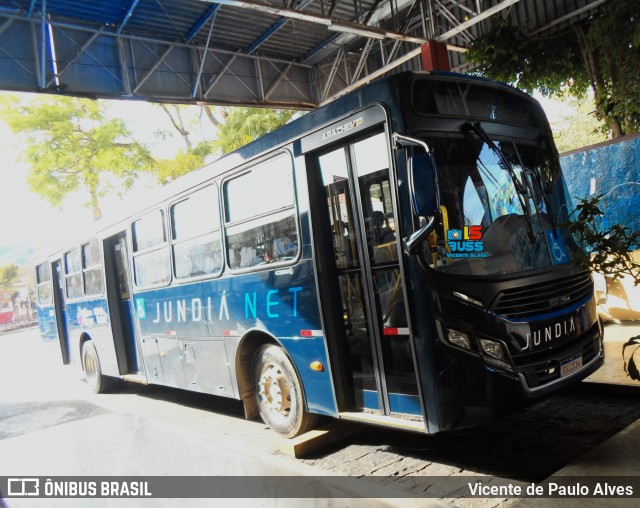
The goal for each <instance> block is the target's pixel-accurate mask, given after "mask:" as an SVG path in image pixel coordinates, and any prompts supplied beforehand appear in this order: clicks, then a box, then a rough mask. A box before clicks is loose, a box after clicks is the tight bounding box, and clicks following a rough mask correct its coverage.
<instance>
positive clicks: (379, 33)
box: [200, 0, 427, 44]
mask: <svg viewBox="0 0 640 508" xmlns="http://www.w3.org/2000/svg"><path fill="white" fill-rule="evenodd" d="M200 1H201V2H207V3H217V4H221V5H228V6H231V7H239V8H241V9H249V10H253V11H256V12H264V13H266V14H273V15H275V16H280V17H283V18H292V19H298V20H300V21H306V22H308V23H314V24H318V25H324V26H326V27H327V28H330V27H331V26H337V27H340V31H343V32H346V33H349V29H351V30H353V31H354V32H353V33H356V31H358V32H359V33H360V34H365V33H367V32H368V33H371V34H372V38H374V39H377V38H379V37H386V38H389V39H398V40H402V41H405V42H413V43H415V44H424V43H425V42H427V40H426V39H425V38H424V37H414V36H412V35H406V34H403V33H399V32H394V31H392V30H385V29H381V28H373V27H370V26H367V25H361V24H357V23H348V22H345V21H342V20H339V19H334V18H330V17H326V16H318V15H316V14H307V13H304V12H299V11H297V10H295V9H287V8H281V7H275V6H274V5H272V4H268V3H264V2H259V1H256V0H200Z"/></svg>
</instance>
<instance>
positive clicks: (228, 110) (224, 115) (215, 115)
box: [154, 104, 295, 183]
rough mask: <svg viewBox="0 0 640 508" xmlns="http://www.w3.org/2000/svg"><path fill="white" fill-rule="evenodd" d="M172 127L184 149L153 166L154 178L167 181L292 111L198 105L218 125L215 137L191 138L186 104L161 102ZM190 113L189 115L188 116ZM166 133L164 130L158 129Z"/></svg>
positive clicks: (261, 133)
mask: <svg viewBox="0 0 640 508" xmlns="http://www.w3.org/2000/svg"><path fill="white" fill-rule="evenodd" d="M159 107H161V108H162V110H163V111H164V112H165V113H166V114H167V116H168V117H169V119H170V121H171V125H172V126H173V128H174V130H175V131H176V132H177V133H178V134H179V135H180V136H181V137H182V139H183V141H184V143H185V149H184V150H181V151H180V152H178V154H177V155H176V156H175V157H174V158H173V159H166V160H157V161H156V163H155V166H154V171H155V174H156V176H157V178H158V181H159V182H161V183H167V182H170V181H171V180H175V179H176V178H178V177H179V176H182V175H184V174H186V173H189V172H191V171H193V170H194V169H197V168H199V167H201V166H202V165H203V164H204V161H205V159H206V157H207V156H208V155H210V154H212V153H216V152H217V153H220V154H222V155H225V154H227V153H229V152H232V151H234V150H237V149H238V148H240V147H241V146H244V145H246V144H247V143H250V142H251V141H254V140H255V139H257V138H259V137H260V136H264V135H265V134H267V133H269V132H271V131H272V130H275V129H277V128H278V127H280V126H282V125H284V124H285V123H287V122H288V121H289V120H290V119H291V117H292V116H293V115H294V114H295V112H294V111H289V110H278V109H261V108H240V107H229V106H202V108H201V110H200V112H201V114H204V115H205V116H206V118H207V119H208V120H209V122H210V123H211V124H212V125H213V126H214V127H216V128H217V129H218V138H217V139H214V140H212V141H207V140H204V141H202V140H201V141H199V142H198V143H194V142H193V139H192V138H193V131H194V121H193V115H192V112H189V111H188V108H189V106H183V105H177V104H172V105H167V104H162V105H160V106H159ZM190 114H191V118H190ZM157 134H158V135H159V136H166V135H168V134H169V132H168V131H166V130H164V131H158V132H157Z"/></svg>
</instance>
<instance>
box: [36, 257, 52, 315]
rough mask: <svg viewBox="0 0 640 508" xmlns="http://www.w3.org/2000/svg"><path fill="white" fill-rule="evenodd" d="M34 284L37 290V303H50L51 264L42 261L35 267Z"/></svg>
mask: <svg viewBox="0 0 640 508" xmlns="http://www.w3.org/2000/svg"><path fill="white" fill-rule="evenodd" d="M36 285H37V291H38V303H39V304H40V305H50V304H51V301H52V300H51V296H52V295H53V292H52V287H51V264H49V263H43V264H41V265H38V266H37V267H36Z"/></svg>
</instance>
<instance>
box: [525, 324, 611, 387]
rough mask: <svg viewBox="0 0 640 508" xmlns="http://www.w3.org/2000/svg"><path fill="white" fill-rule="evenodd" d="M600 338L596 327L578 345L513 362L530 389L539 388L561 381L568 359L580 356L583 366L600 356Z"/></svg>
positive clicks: (542, 352) (526, 355)
mask: <svg viewBox="0 0 640 508" xmlns="http://www.w3.org/2000/svg"><path fill="white" fill-rule="evenodd" d="M599 337H600V335H599V328H598V325H595V326H594V327H593V328H592V329H591V330H589V332H588V333H587V334H586V335H585V337H584V338H583V339H582V340H581V341H580V342H579V343H578V344H572V345H568V346H566V347H564V348H562V349H553V350H551V351H546V352H545V351H541V352H538V353H529V354H525V355H520V356H515V357H514V358H513V360H514V363H515V365H516V368H517V370H518V372H519V373H520V374H521V375H522V376H523V377H524V379H525V380H526V383H527V386H528V388H529V389H535V388H539V387H542V386H544V385H546V384H549V383H552V382H553V381H556V380H558V379H560V377H561V369H560V365H561V364H562V362H563V361H566V359H567V358H572V357H575V356H580V357H581V358H582V365H587V364H588V363H589V362H590V361H591V360H593V359H594V358H595V357H596V356H597V355H599V354H600V339H599Z"/></svg>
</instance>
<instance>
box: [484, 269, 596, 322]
mask: <svg viewBox="0 0 640 508" xmlns="http://www.w3.org/2000/svg"><path fill="white" fill-rule="evenodd" d="M592 293H593V285H592V282H591V275H590V273H589V272H588V271H585V272H580V273H576V274H574V275H571V276H568V277H560V278H558V279H553V280H549V281H545V282H540V283H537V284H530V285H528V286H521V287H517V288H513V289H507V290H505V291H502V292H501V293H500V294H499V295H498V299H497V301H496V304H495V305H494V307H493V311H494V312H495V313H496V314H498V315H500V316H504V317H507V318H523V317H529V316H535V315H538V314H545V313H547V312H551V311H555V310H558V309H562V308H564V307H569V306H570V305H573V304H574V303H575V302H577V301H579V300H582V299H583V298H585V297H586V296H589V295H590V294H592Z"/></svg>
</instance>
